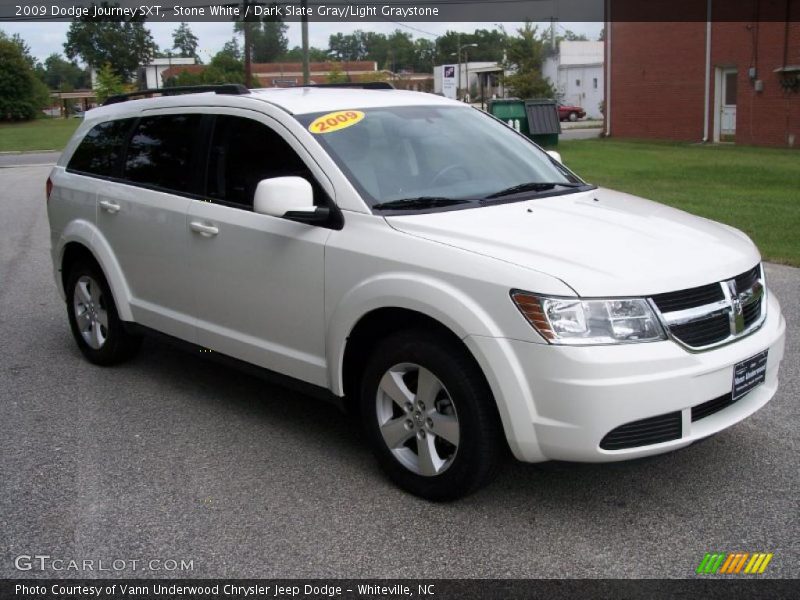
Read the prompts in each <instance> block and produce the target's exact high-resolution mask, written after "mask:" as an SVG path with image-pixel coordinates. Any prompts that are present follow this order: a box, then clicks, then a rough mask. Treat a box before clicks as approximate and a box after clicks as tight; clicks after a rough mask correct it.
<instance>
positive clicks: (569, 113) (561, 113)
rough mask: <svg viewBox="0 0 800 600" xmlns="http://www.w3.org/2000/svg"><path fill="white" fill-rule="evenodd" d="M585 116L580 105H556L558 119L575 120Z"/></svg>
mask: <svg viewBox="0 0 800 600" xmlns="http://www.w3.org/2000/svg"><path fill="white" fill-rule="evenodd" d="M585 116H586V111H585V110H583V109H582V108H581V107H580V106H569V105H566V104H559V105H558V118H559V120H560V121H577V120H578V119H582V118H583V117H585Z"/></svg>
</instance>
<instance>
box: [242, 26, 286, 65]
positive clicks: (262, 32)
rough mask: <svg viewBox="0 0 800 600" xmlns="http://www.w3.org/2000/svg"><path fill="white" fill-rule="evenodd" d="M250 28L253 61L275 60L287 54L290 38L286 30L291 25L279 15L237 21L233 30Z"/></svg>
mask: <svg viewBox="0 0 800 600" xmlns="http://www.w3.org/2000/svg"><path fill="white" fill-rule="evenodd" d="M245 27H247V28H249V30H250V51H251V53H252V54H251V57H252V61H253V62H260V63H265V62H274V61H276V60H278V58H280V57H281V56H283V55H284V54H286V50H287V48H288V47H289V40H288V38H287V37H286V31H287V30H288V29H289V26H288V25H287V24H286V23H284V22H283V21H282V20H281V19H280V18H278V17H261V18H259V17H255V16H253V17H252V18H250V19H248V20H247V21H237V22H236V23H234V26H233V30H234V32H236V33H244V30H245Z"/></svg>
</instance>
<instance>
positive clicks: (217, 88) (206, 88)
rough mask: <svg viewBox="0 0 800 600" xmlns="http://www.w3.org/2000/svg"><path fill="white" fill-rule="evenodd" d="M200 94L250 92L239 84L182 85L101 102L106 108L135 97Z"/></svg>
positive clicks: (118, 96)
mask: <svg viewBox="0 0 800 600" xmlns="http://www.w3.org/2000/svg"><path fill="white" fill-rule="evenodd" d="M201 92H216V93H217V94H230V95H233V96H239V95H242V94H249V93H250V90H248V89H247V88H246V87H245V86H243V85H242V84H240V83H223V84H220V85H183V86H176V87H164V88H155V89H148V90H137V91H135V92H129V93H127V94H116V95H115V96H109V97H108V98H106V101H105V102H103V106H107V105H109V104H117V103H119V102H127V101H128V100H131V99H133V98H137V97H147V98H152V97H153V96H154V95H159V96H178V95H180V94H199V93H201Z"/></svg>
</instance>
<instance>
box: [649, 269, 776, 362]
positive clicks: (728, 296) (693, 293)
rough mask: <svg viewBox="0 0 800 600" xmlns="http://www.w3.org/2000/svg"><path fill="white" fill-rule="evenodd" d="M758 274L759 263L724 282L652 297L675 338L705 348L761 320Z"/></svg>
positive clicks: (735, 334) (693, 346)
mask: <svg viewBox="0 0 800 600" xmlns="http://www.w3.org/2000/svg"><path fill="white" fill-rule="evenodd" d="M761 277H762V271H761V265H756V266H754V267H753V268H752V269H748V270H747V271H745V272H744V273H741V274H739V275H737V276H736V277H733V278H731V279H728V280H726V281H722V282H717V283H710V284H708V285H702V286H699V287H694V288H689V289H685V290H680V291H677V292H669V293H665V294H656V295H655V296H652V298H651V300H652V302H653V304H654V305H655V306H656V307H657V308H658V310H659V312H660V313H661V316H662V318H663V323H664V325H665V326H666V328H667V329H668V330H669V332H670V333H671V334H672V336H673V337H674V338H675V339H676V340H678V341H680V342H682V343H683V344H685V345H686V346H689V347H692V348H698V349H705V348H708V347H710V346H715V345H718V344H721V343H725V342H727V341H730V340H733V339H735V338H736V337H738V336H740V335H745V334H746V333H749V330H751V329H755V328H756V327H757V326H758V324H759V323H760V322H761V320H763V318H764V284H763V281H761ZM739 311H741V312H739Z"/></svg>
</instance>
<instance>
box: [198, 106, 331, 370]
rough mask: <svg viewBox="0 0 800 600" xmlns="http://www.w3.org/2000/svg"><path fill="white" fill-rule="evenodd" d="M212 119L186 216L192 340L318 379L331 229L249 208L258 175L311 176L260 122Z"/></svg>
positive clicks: (287, 146)
mask: <svg viewBox="0 0 800 600" xmlns="http://www.w3.org/2000/svg"><path fill="white" fill-rule="evenodd" d="M214 121H215V122H214V125H213V133H212V139H211V146H210V149H209V154H208V169H207V181H206V197H207V200H206V201H200V200H193V201H192V203H191V205H190V206H189V214H188V219H187V224H186V226H187V228H188V230H189V231H188V235H189V256H191V261H192V271H193V280H194V287H193V293H194V295H195V296H196V311H197V312H196V316H197V335H198V343H199V344H201V345H203V346H205V347H207V348H208V349H210V350H212V351H215V352H221V353H223V354H225V355H228V356H233V357H235V358H238V359H240V360H244V361H247V362H250V363H253V364H256V365H259V366H261V367H265V368H267V369H271V370H273V371H278V372H281V373H283V374H286V375H289V376H292V377H295V378H297V379H301V380H304V381H307V382H309V383H313V384H315V385H320V386H325V385H326V384H327V367H326V362H325V358H324V357H325V323H324V302H325V296H324V292H325V242H326V241H327V239H328V237H329V235H330V233H331V230H330V229H325V228H322V227H316V226H313V225H307V224H302V223H297V222H293V221H288V220H286V219H283V218H279V217H273V216H269V215H263V214H257V213H255V212H253V195H254V193H255V189H256V186H257V185H258V182H259V181H261V180H262V179H267V178H271V177H280V176H285V175H300V176H303V177H306V178H308V179H309V180H313V175H312V174H311V172H310V171H309V169H308V168H307V167H306V166H305V163H304V162H303V160H302V159H301V158H300V157H299V156H298V154H297V152H295V150H293V149H292V147H291V145H290V144H289V143H288V142H287V141H286V140H285V139H284V138H283V137H282V136H281V135H280V134H278V133H277V132H276V131H275V129H273V128H272V127H269V126H268V125H267V124H265V123H262V122H261V121H257V120H254V119H250V118H246V117H240V116H233V115H217V116H216V117H215V118H214ZM312 186H313V187H315V193H316V191H317V189H318V186H316V185H315V182H314V181H312Z"/></svg>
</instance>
